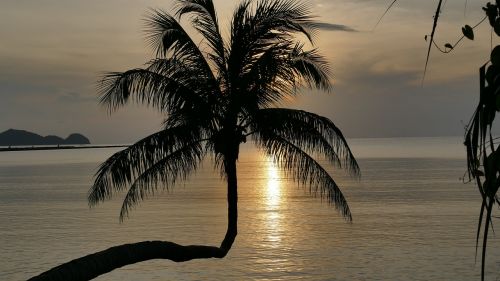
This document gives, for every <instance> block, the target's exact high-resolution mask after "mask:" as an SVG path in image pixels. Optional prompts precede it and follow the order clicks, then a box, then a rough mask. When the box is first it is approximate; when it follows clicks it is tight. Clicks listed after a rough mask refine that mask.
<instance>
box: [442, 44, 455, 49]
mask: <svg viewBox="0 0 500 281" xmlns="http://www.w3.org/2000/svg"><path fill="white" fill-rule="evenodd" d="M444 47H445V48H448V49H451V50H453V46H452V45H451V44H450V43H446V44H444Z"/></svg>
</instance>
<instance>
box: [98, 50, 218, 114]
mask: <svg viewBox="0 0 500 281" xmlns="http://www.w3.org/2000/svg"><path fill="white" fill-rule="evenodd" d="M184 63H185V61H180V60H178V59H176V58H168V59H155V60H152V61H150V62H149V63H148V66H147V67H146V68H145V69H143V68H137V69H132V70H128V71H125V72H114V73H109V74H107V75H106V76H104V78H103V79H102V80H101V83H100V84H99V85H98V90H99V94H100V102H101V104H104V105H106V106H107V107H109V109H110V110H115V109H117V108H119V107H121V106H123V105H125V104H126V103H127V102H128V101H129V100H132V101H134V102H137V103H141V104H146V105H148V106H152V107H154V108H157V109H159V110H160V111H167V112H169V111H174V110H176V109H179V108H182V107H185V106H196V107H203V106H205V107H206V106H208V104H209V103H210V101H211V99H212V100H213V99H215V96H216V94H215V93H216V92H217V89H218V88H217V87H216V86H215V85H214V83H213V80H211V79H210V77H206V76H204V75H203V74H202V73H200V72H199V71H198V69H197V68H193V66H192V65H189V64H188V65H185V64H184ZM212 103H213V101H212Z"/></svg>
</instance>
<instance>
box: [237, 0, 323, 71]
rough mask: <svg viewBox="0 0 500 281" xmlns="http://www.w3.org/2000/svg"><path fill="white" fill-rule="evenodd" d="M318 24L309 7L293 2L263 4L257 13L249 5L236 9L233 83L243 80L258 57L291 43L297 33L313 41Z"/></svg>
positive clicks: (285, 0)
mask: <svg viewBox="0 0 500 281" xmlns="http://www.w3.org/2000/svg"><path fill="white" fill-rule="evenodd" d="M315 28H316V25H315V22H314V21H313V20H312V16H311V15H310V12H309V6H308V5H307V4H304V3H300V2H297V1H290V0H281V1H260V2H258V3H257V6H256V8H255V11H254V12H253V11H251V9H250V4H249V2H248V1H247V2H244V3H242V4H241V5H240V6H239V8H238V9H237V10H236V12H235V14H234V16H233V20H232V25H231V39H230V43H229V44H230V46H229V52H230V55H229V57H228V72H229V75H231V77H232V79H231V81H237V79H238V78H241V77H242V76H243V74H244V73H245V72H246V70H248V69H249V65H251V64H252V62H253V61H255V58H256V57H258V56H260V55H261V54H263V53H264V52H265V51H266V50H267V49H268V48H270V47H271V46H272V45H274V44H277V43H283V42H285V43H291V42H293V41H294V40H295V38H294V37H293V35H294V34H296V33H302V34H304V35H306V36H307V37H308V38H309V39H310V40H312V34H313V31H314V30H315Z"/></svg>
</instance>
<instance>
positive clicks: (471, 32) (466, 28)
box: [462, 24, 474, 40]
mask: <svg viewBox="0 0 500 281" xmlns="http://www.w3.org/2000/svg"><path fill="white" fill-rule="evenodd" d="M462 33H463V34H464V36H465V37H467V39H469V40H474V30H472V27H470V25H468V24H466V25H465V26H464V27H462Z"/></svg>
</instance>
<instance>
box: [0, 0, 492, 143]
mask: <svg viewBox="0 0 500 281" xmlns="http://www.w3.org/2000/svg"><path fill="white" fill-rule="evenodd" d="M307 2H309V3H310V4H311V7H312V13H313V14H314V15H316V16H317V18H316V19H317V20H318V21H320V22H321V23H322V24H321V30H320V31H319V33H318V34H317V37H316V39H315V47H317V48H318V49H319V50H320V52H321V53H322V54H323V55H324V56H325V57H326V58H327V59H328V61H329V62H330V64H331V67H332V70H333V77H332V78H333V91H332V92H330V93H322V92H318V91H313V90H307V89H306V90H303V95H301V96H300V97H299V98H298V99H297V100H294V101H290V102H288V103H287V104H285V105H284V106H287V107H292V108H300V109H304V110H308V111H312V112H315V113H318V114H321V115H324V116H326V117H328V118H330V119H332V120H333V121H334V122H335V123H336V124H337V126H338V127H340V128H341V130H342V131H343V132H344V135H345V136H346V137H348V138H365V137H377V138H378V137H416V136H426V137H427V136H460V135H463V133H464V126H465V124H466V123H467V121H468V120H469V118H470V116H471V115H472V113H473V110H474V108H475V106H476V103H477V101H478V95H479V94H478V89H479V79H478V68H479V67H480V66H481V65H482V64H484V63H485V62H487V61H488V58H489V51H490V49H491V44H492V43H491V37H490V34H491V32H490V28H489V26H488V25H487V23H486V22H485V23H484V24H483V25H481V26H479V27H478V28H477V29H476V31H475V33H476V36H475V37H476V39H475V40H474V41H469V40H464V41H462V42H461V44H460V45H459V46H458V47H457V48H456V49H455V50H454V51H453V52H452V53H450V54H441V53H438V52H437V50H435V49H433V50H432V52H431V57H430V63H429V67H428V70H427V74H426V76H425V81H424V83H423V85H422V83H421V82H422V75H423V69H424V64H425V58H426V52H427V42H426V41H425V40H424V36H425V35H426V34H429V33H430V31H431V28H432V19H433V18H432V17H433V15H434V12H435V8H436V4H437V1H435V0H432V1H431V0H419V1H415V0H398V1H397V3H396V4H395V5H394V7H393V8H392V9H391V11H390V12H389V13H388V14H387V15H386V16H385V18H384V19H383V20H382V22H381V23H380V24H379V25H378V26H377V27H376V28H375V29H374V26H375V24H376V23H377V21H378V19H379V17H380V16H381V15H382V14H383V12H384V11H385V9H386V8H387V6H388V5H389V4H390V3H391V2H392V1H390V0H314V1H307ZM445 2H446V4H445V6H444V10H443V13H442V15H441V18H440V22H439V26H438V30H437V36H436V41H437V42H438V44H440V45H441V46H443V45H444V44H445V43H448V42H450V43H454V42H455V41H456V40H457V39H458V38H459V37H460V36H461V27H462V26H463V25H465V24H469V25H474V24H476V23H477V22H479V21H480V20H481V19H482V17H483V16H484V14H483V12H482V11H481V7H482V5H484V4H485V2H486V1H483V0H468V1H466V0H449V1H446V0H445ZM214 3H215V6H216V9H217V11H218V15H219V20H220V24H221V28H222V30H223V32H224V34H227V33H228V31H229V26H228V24H229V21H230V16H231V14H232V11H233V9H234V7H235V6H236V5H237V3H238V1H224V0H214ZM172 5H173V1H172V0H162V1H153V0H141V1H137V0H135V1H133V0H107V1H100V0H87V1H75V0H64V1H63V0H58V1H56V0H36V1H35V0H31V1H28V0H3V1H0V38H1V39H0V132H2V131H4V130H7V129H9V128H15V129H24V130H29V131H33V132H36V133H39V134H41V135H59V136H62V137H66V136H68V135H69V134H71V133H74V132H79V133H82V134H84V135H86V136H87V137H89V138H90V140H91V141H92V142H93V143H102V144H106V143H131V142H134V141H136V140H138V139H140V138H142V137H144V136H146V135H148V134H150V133H153V132H155V131H158V130H160V129H161V123H162V120H163V118H162V115H161V114H160V113H158V112H156V111H155V110H153V109H150V108H145V107H144V106H141V105H134V104H130V105H128V106H126V107H124V108H122V109H120V110H118V111H117V112H114V113H113V114H109V112H108V111H107V109H106V108H104V107H103V106H101V105H99V103H98V96H97V90H96V89H97V81H99V79H100V77H102V75H103V73H105V72H109V71H125V70H128V69H131V68H136V67H141V66H143V65H144V63H145V62H146V61H148V60H149V59H151V58H152V57H153V53H152V51H151V50H150V49H148V47H147V44H146V41H145V39H144V32H143V31H144V21H143V20H144V17H145V15H146V14H147V11H148V9H150V8H161V9H165V10H170V11H171V10H172V9H171V8H172ZM182 23H183V25H184V26H185V27H187V26H188V25H187V22H182ZM198 38H199V37H198ZM495 43H498V42H496V41H493V44H495Z"/></svg>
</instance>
